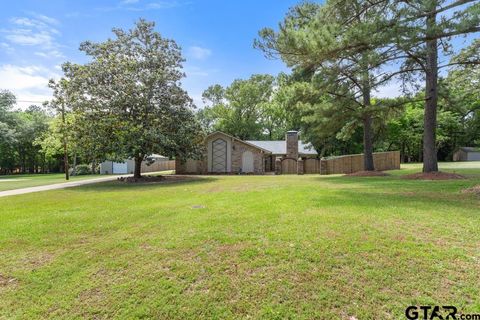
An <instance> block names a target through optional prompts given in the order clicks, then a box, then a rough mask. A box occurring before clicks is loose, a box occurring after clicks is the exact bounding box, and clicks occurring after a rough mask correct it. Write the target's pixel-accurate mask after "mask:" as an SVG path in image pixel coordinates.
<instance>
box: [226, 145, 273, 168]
mask: <svg viewBox="0 0 480 320" xmlns="http://www.w3.org/2000/svg"><path fill="white" fill-rule="evenodd" d="M245 151H250V152H251V153H252V154H253V169H254V173H256V174H262V173H264V172H265V170H264V159H263V153H262V151H261V150H258V149H257V148H254V147H251V146H249V145H246V144H244V143H241V142H239V141H236V140H234V141H233V146H232V171H231V172H232V173H239V172H241V169H242V156H243V153H244V152H245Z"/></svg>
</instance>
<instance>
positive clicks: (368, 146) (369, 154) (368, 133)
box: [363, 114, 375, 171]
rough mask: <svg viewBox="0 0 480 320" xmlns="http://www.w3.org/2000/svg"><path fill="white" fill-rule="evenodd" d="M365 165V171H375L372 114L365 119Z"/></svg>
mask: <svg viewBox="0 0 480 320" xmlns="http://www.w3.org/2000/svg"><path fill="white" fill-rule="evenodd" d="M363 165H364V169H365V171H374V170H375V166H374V164H373V134H372V116H371V115H370V114H366V115H365V116H364V117H363Z"/></svg>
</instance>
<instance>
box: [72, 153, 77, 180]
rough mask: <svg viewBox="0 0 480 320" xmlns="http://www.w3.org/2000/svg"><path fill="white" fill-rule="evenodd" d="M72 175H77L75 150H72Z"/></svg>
mask: <svg viewBox="0 0 480 320" xmlns="http://www.w3.org/2000/svg"><path fill="white" fill-rule="evenodd" d="M72 169H73V170H72V176H76V175H77V152H76V151H75V152H73V167H72Z"/></svg>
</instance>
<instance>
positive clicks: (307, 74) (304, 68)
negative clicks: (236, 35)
mask: <svg viewBox="0 0 480 320" xmlns="http://www.w3.org/2000/svg"><path fill="white" fill-rule="evenodd" d="M381 11H382V8H381V6H375V7H372V6H371V2H369V1H363V0H348V1H345V0H342V1H339V0H330V1H328V2H327V3H326V4H325V5H319V4H316V3H309V2H304V3H301V4H300V5H298V6H296V7H294V8H292V9H291V10H290V11H289V13H288V14H287V16H286V17H285V19H284V21H283V22H282V23H281V24H280V27H279V30H278V31H274V30H272V29H268V28H267V29H263V30H261V31H260V36H261V40H257V41H256V42H255V45H256V46H257V47H258V48H260V49H262V50H263V51H264V52H265V53H266V54H267V56H268V57H275V56H277V55H279V56H280V57H281V58H282V59H283V60H284V61H285V62H286V63H287V65H288V66H290V67H292V68H294V70H295V71H297V73H302V74H303V75H304V76H303V81H304V82H305V84H304V85H307V86H308V87H309V90H310V91H315V90H316V91H318V94H317V96H318V100H317V101H311V100H309V101H307V103H308V105H307V106H309V108H305V109H306V110H305V111H306V112H307V113H310V115H309V116H308V118H309V119H310V120H311V121H310V123H311V124H312V125H315V123H317V124H318V125H322V124H324V123H325V122H334V123H335V124H343V127H340V128H339V127H338V125H336V126H327V127H330V128H331V129H334V130H336V131H339V130H340V131H342V134H343V135H345V134H349V133H352V132H353V130H352V129H354V128H356V127H357V126H359V125H360V126H362V127H363V146H364V154H365V157H364V159H365V163H364V167H365V170H374V163H373V142H374V137H373V119H374V117H375V115H376V113H377V111H378V108H379V106H378V105H375V104H374V103H372V94H373V90H374V89H376V88H378V87H379V86H381V85H383V84H385V83H387V82H388V81H389V80H391V78H392V73H393V72H387V71H386V70H385V69H384V68H383V67H384V66H385V64H387V63H388V62H390V61H392V60H394V59H399V55H398V50H395V49H392V48H391V47H389V46H384V47H374V46H369V45H366V46H355V47H350V44H351V43H352V42H353V43H355V41H359V42H361V43H364V42H367V39H368V41H370V40H371V38H372V37H373V38H380V37H384V35H383V34H378V35H376V34H375V33H371V31H372V30H375V29H376V28H378V26H379V25H382V24H383V23H384V21H383V18H382V15H381V14H380V13H381ZM361 40H363V41H361ZM373 41H374V42H380V39H375V40H373ZM310 96H311V95H310ZM312 107H313V108H315V107H316V108H317V109H318V114H317V115H315V114H311V113H312ZM319 116H320V117H323V118H325V121H320V122H319V121H318V120H320V117H319ZM312 120H314V121H312ZM322 122H323V123H322ZM320 131H323V132H325V130H324V129H320Z"/></svg>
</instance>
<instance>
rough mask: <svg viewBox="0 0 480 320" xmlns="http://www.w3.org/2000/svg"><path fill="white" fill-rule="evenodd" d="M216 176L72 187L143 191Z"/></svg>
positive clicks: (78, 188)
mask: <svg viewBox="0 0 480 320" xmlns="http://www.w3.org/2000/svg"><path fill="white" fill-rule="evenodd" d="M217 180H218V179H217V178H215V177H202V176H192V177H191V179H186V180H179V181H161V182H150V183H126V182H120V181H108V182H100V183H95V184H88V185H83V186H78V187H75V188H71V189H70V190H72V191H79V192H86V191H87V192H91V191H127V190H132V191H141V190H152V189H156V188H162V189H165V188H166V189H168V188H172V187H178V186H179V185H191V186H196V185H199V184H208V183H213V182H215V181H217Z"/></svg>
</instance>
